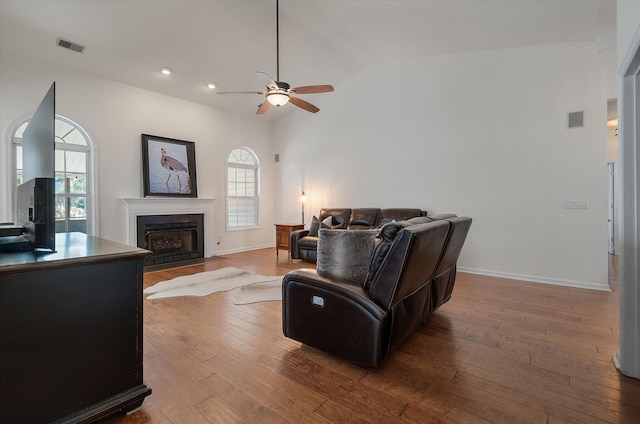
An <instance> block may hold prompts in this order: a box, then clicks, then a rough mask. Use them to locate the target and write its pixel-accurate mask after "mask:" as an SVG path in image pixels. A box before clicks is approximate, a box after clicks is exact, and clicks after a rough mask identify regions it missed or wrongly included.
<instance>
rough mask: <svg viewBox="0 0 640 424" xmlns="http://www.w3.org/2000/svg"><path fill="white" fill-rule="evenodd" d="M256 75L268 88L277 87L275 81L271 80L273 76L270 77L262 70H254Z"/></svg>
mask: <svg viewBox="0 0 640 424" xmlns="http://www.w3.org/2000/svg"><path fill="white" fill-rule="evenodd" d="M256 76H257V77H258V79H259V80H260V81H262V82H263V83H264V85H266V86H267V88H269V89H270V90H274V89H276V88H278V84H276V82H275V81H274V80H273V78H271V77H270V76H269V75H267V74H265V73H264V72H259V71H256Z"/></svg>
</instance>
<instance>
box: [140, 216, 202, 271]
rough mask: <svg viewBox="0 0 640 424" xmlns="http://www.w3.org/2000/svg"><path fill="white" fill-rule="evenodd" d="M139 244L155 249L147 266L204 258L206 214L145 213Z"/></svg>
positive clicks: (194, 260)
mask: <svg viewBox="0 0 640 424" xmlns="http://www.w3.org/2000/svg"><path fill="white" fill-rule="evenodd" d="M137 229H138V234H137V242H138V247H141V248H143V249H147V250H149V251H151V252H152V254H151V255H150V256H148V257H147V258H146V259H145V262H144V264H145V266H149V267H156V266H163V267H164V266H166V265H167V264H172V265H181V264H184V263H185V262H187V261H188V262H197V261H198V260H199V259H203V258H204V215H203V214H181V215H141V216H138V217H137Z"/></svg>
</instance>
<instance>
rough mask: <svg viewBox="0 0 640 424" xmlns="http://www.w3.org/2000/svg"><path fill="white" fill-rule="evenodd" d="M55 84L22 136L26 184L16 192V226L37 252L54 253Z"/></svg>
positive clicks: (24, 179) (23, 169) (23, 173)
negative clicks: (46, 251)
mask: <svg viewBox="0 0 640 424" xmlns="http://www.w3.org/2000/svg"><path fill="white" fill-rule="evenodd" d="M55 105H56V83H55V82H54V83H53V84H52V85H51V88H49V91H48V92H47V94H46V95H45V96H44V99H42V102H41V103H40V106H38V109H36V112H35V113H34V114H33V117H32V118H31V120H30V121H29V125H27V128H26V129H25V131H24V133H23V136H22V175H23V181H24V182H23V183H22V184H20V185H19V186H18V190H17V195H18V196H17V224H18V225H20V226H22V227H23V236H24V237H25V238H26V239H27V241H28V243H29V245H30V246H31V247H32V248H33V249H34V250H35V251H43V250H48V251H55V248H56V246H55V239H56V237H55V232H56V229H55V223H56V221H55V219H56V216H55V180H54V177H55V145H56V144H55V120H56V112H55V109H56V106H55Z"/></svg>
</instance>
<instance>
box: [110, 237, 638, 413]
mask: <svg viewBox="0 0 640 424" xmlns="http://www.w3.org/2000/svg"><path fill="white" fill-rule="evenodd" d="M611 260H612V261H613V262H612V264H611V268H612V269H613V270H617V263H616V262H615V261H616V258H615V257H612V258H611ZM226 266H235V267H239V268H244V269H247V270H249V271H252V272H255V273H260V274H264V275H283V274H285V273H286V272H288V271H289V270H291V269H296V268H302V267H312V265H309V264H305V263H302V262H299V261H293V262H290V261H287V259H286V255H283V256H281V257H280V258H279V259H278V260H277V259H276V255H275V252H274V249H265V250H259V251H253V252H247V253H239V254H232V255H226V256H222V257H218V258H215V259H214V260H211V261H209V262H206V263H204V264H199V265H192V266H188V267H182V268H174V269H169V270H163V271H157V272H150V273H146V274H145V287H146V286H149V285H152V284H155V283H156V282H158V281H162V280H165V279H169V278H173V277H175V276H178V275H184V274H192V273H196V272H201V271H207V270H213V269H218V268H222V267H226ZM610 284H611V286H612V292H611V293H605V292H597V291H590V290H581V289H573V288H567V287H559V286H551V285H544V284H535V283H528V282H522V281H514V280H507V279H500V278H492V277H485V276H477V275H472V274H464V273H459V274H458V278H457V282H456V286H455V289H454V291H453V297H452V299H451V300H450V301H449V302H448V303H447V304H445V305H444V306H442V307H441V308H440V309H439V310H438V311H436V313H435V314H434V315H433V316H432V317H431V319H430V321H429V322H428V323H427V324H426V325H424V326H423V327H421V328H420V329H419V330H418V331H417V332H416V333H415V335H414V336H412V337H411V338H410V339H409V340H408V341H407V342H405V343H404V344H403V345H401V347H400V348H399V349H398V350H397V351H395V352H393V353H392V354H391V355H390V357H389V358H388V360H387V361H386V362H385V363H384V364H383V366H382V367H380V368H379V369H368V368H362V367H358V366H354V365H351V364H349V363H345V362H342V361H340V360H337V359H334V358H332V357H330V356H328V355H325V354H323V353H321V352H318V351H315V350H313V349H310V348H307V347H305V346H301V345H300V343H297V342H295V341H292V340H289V339H286V338H285V337H284V336H283V335H282V330H281V303H280V302H263V303H256V304H251V305H235V304H233V302H232V301H231V299H230V297H229V296H228V295H227V294H226V293H216V294H213V295H210V296H207V297H202V298H198V297H179V298H168V299H159V300H145V302H144V308H145V310H144V316H145V321H144V377H145V381H146V382H147V383H148V384H149V385H150V386H151V388H152V389H153V394H152V395H151V396H150V397H148V398H146V399H145V401H144V404H143V405H142V408H140V409H139V410H137V411H136V412H135V413H133V414H131V415H129V416H125V415H119V416H116V417H112V418H110V419H107V420H106V421H105V422H107V423H123V424H124V423H154V424H165V423H174V424H185V423H187V424H192V423H193V424H198V423H360V422H362V423H474V424H478V423H550V424H551V423H553V424H556V423H638V422H640V380H637V379H632V378H629V377H625V376H623V375H622V374H620V373H619V372H618V371H617V370H616V369H615V367H614V365H613V362H612V357H613V355H614V353H615V351H616V349H617V348H618V344H619V342H618V328H619V326H618V293H619V292H618V279H617V275H616V273H615V272H614V273H612V278H611V279H610Z"/></svg>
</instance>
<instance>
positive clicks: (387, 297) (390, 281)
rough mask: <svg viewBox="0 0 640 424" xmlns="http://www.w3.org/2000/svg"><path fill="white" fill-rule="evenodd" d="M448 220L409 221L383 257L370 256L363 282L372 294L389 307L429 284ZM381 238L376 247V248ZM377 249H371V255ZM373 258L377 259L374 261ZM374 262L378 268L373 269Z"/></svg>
mask: <svg viewBox="0 0 640 424" xmlns="http://www.w3.org/2000/svg"><path fill="white" fill-rule="evenodd" d="M450 225H451V224H450V222H449V221H446V220H443V221H434V222H427V223H423V224H416V225H410V226H407V227H405V228H402V229H401V230H400V231H398V232H397V234H396V236H395V238H394V239H393V241H392V242H391V243H390V244H389V246H388V248H387V249H386V250H387V251H386V255H385V256H384V257H383V258H382V259H379V258H375V259H374V258H372V266H370V271H369V276H368V278H367V281H366V286H367V288H368V290H369V294H370V295H371V297H372V298H374V299H375V300H376V301H378V302H379V303H380V304H381V305H382V306H383V307H385V308H389V309H390V308H391V307H393V306H394V305H395V304H396V303H398V302H400V301H402V300H403V299H404V298H405V297H407V296H409V295H410V294H411V293H413V292H415V291H416V290H418V289H419V288H420V287H421V286H423V285H425V284H428V283H429V281H430V280H431V278H432V277H433V275H434V272H435V269H436V266H437V264H438V262H439V259H440V255H441V253H442V251H443V248H444V245H445V242H446V240H447V234H448V232H449V228H450ZM381 243H384V242H383V241H381V242H380V243H379V245H378V246H377V247H376V249H378V248H379V247H380V244H381ZM376 253H378V252H376V251H374V255H375V254H376ZM374 260H375V261H377V262H379V263H378V264H374ZM373 265H377V266H378V267H377V269H373Z"/></svg>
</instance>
